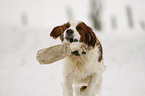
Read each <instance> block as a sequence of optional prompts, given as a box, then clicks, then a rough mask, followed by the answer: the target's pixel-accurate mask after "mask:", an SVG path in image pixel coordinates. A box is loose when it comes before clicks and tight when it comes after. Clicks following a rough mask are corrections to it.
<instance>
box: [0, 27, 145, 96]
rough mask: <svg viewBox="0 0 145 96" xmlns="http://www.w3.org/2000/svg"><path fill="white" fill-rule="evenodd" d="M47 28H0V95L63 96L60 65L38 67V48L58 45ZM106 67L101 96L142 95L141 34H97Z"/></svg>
mask: <svg viewBox="0 0 145 96" xmlns="http://www.w3.org/2000/svg"><path fill="white" fill-rule="evenodd" d="M50 30H51V28H50V29H37V28H27V27H26V28H24V27H16V26H0V33H1V35H0V45H1V47H0V49H1V50H0V96H63V95H62V86H61V83H62V62H63V60H61V61H58V62H55V63H53V64H50V65H40V64H39V63H38V62H37V61H36V53H37V50H38V49H41V48H45V47H49V46H52V45H56V44H58V43H60V41H59V40H53V39H52V38H50V37H49V32H50ZM98 36H99V38H100V40H101V41H102V44H103V46H104V47H103V48H104V61H105V64H106V65H107V70H106V71H105V73H104V75H103V77H104V82H103V89H102V96H144V95H145V91H144V90H145V75H144V73H145V65H144V64H145V33H144V32H137V31H131V30H126V32H123V33H121V32H104V33H101V34H98Z"/></svg>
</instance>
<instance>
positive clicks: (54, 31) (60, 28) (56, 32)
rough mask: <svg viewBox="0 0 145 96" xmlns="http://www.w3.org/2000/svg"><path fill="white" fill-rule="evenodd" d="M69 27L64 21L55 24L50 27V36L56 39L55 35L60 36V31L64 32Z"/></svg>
mask: <svg viewBox="0 0 145 96" xmlns="http://www.w3.org/2000/svg"><path fill="white" fill-rule="evenodd" d="M69 27H70V24H69V23H66V24H64V25H61V26H56V27H54V28H53V29H52V31H51V33H50V36H51V37H53V38H54V39H56V38H57V37H59V36H62V33H64V31H65V30H66V29H67V28H69Z"/></svg>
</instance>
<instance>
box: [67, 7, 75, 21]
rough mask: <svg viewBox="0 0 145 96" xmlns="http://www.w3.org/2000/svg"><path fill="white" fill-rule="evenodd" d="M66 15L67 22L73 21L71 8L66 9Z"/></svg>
mask: <svg viewBox="0 0 145 96" xmlns="http://www.w3.org/2000/svg"><path fill="white" fill-rule="evenodd" d="M66 15H67V18H68V20H72V19H74V15H73V11H72V8H71V7H66Z"/></svg>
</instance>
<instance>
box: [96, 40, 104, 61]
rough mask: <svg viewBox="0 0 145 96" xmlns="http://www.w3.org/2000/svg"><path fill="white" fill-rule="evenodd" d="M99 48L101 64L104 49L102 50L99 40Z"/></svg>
mask: <svg viewBox="0 0 145 96" xmlns="http://www.w3.org/2000/svg"><path fill="white" fill-rule="evenodd" d="M97 46H98V49H99V59H98V62H100V61H102V59H103V48H102V45H101V43H100V41H99V40H97Z"/></svg>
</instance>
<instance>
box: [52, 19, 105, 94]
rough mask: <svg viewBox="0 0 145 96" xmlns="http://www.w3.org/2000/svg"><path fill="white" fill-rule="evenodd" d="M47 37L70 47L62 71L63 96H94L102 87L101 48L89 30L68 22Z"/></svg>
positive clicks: (80, 23)
mask: <svg viewBox="0 0 145 96" xmlns="http://www.w3.org/2000/svg"><path fill="white" fill-rule="evenodd" d="M50 36H51V37H53V38H54V39H56V38H58V37H59V38H60V40H61V41H62V43H67V44H69V45H70V48H71V50H72V52H71V55H70V56H67V57H66V58H65V62H64V67H63V79H64V80H63V94H64V96H73V89H74V90H75V94H76V96H96V94H99V93H100V90H101V86H102V74H103V72H104V71H105V69H106V67H105V66H104V64H103V48H102V45H101V43H100V41H99V40H98V38H97V37H96V35H95V33H94V32H93V30H92V29H91V28H90V27H89V26H87V25H86V24H85V23H84V22H82V21H78V20H71V21H69V22H67V23H65V24H63V25H61V26H56V27H54V28H53V29H52V31H51V33H50Z"/></svg>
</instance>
